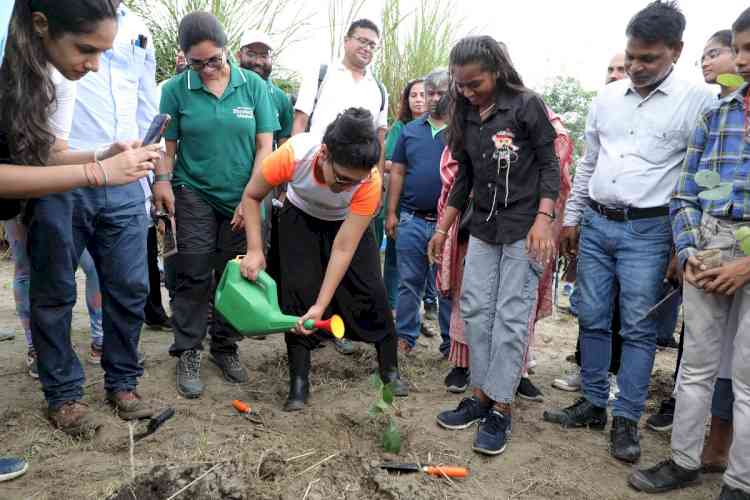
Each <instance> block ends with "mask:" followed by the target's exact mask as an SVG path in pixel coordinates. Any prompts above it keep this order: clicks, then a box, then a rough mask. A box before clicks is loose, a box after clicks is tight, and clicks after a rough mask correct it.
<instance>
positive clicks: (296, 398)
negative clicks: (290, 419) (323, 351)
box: [284, 344, 310, 411]
mask: <svg viewBox="0 0 750 500" xmlns="http://www.w3.org/2000/svg"><path fill="white" fill-rule="evenodd" d="M287 355H288V356H289V396H288V397H287V399H286V403H284V411H300V410H302V409H304V408H305V404H306V403H307V400H308V399H309V398H310V378H309V375H310V350H309V349H308V348H307V347H305V346H302V345H289V344H287Z"/></svg>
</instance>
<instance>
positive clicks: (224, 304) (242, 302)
mask: <svg viewBox="0 0 750 500" xmlns="http://www.w3.org/2000/svg"><path fill="white" fill-rule="evenodd" d="M240 260H241V257H237V258H236V259H234V260H231V261H229V262H227V267H226V269H225V270H224V274H223V275H222V277H221V282H219V286H218V288H217V289H216V297H215V300H214V305H215V307H216V310H217V311H219V313H220V314H221V315H222V316H223V317H224V318H225V319H226V320H227V321H228V322H229V324H231V325H232V326H233V327H234V328H235V329H236V330H237V331H238V332H239V333H240V334H241V335H243V336H245V337H256V336H262V335H268V334H270V333H283V332H288V331H289V330H291V329H292V328H294V327H295V326H297V321H299V318H298V317H297V316H289V315H286V314H284V313H282V312H281V310H280V309H279V299H278V296H277V293H276V282H275V281H274V280H273V278H271V277H270V276H269V275H268V274H267V273H266V272H265V271H261V272H260V273H258V279H257V281H255V282H252V281H250V280H247V279H245V278H244V277H243V276H242V274H241V273H240ZM304 326H305V328H306V329H308V330H312V329H316V328H317V329H319V330H325V331H327V332H329V333H331V334H333V336H334V337H336V338H337V339H340V338H343V336H344V330H345V328H344V321H343V320H342V319H341V317H340V316H338V315H334V316H332V317H331V318H330V319H328V320H325V321H313V320H311V319H309V320H307V321H305V325H304Z"/></svg>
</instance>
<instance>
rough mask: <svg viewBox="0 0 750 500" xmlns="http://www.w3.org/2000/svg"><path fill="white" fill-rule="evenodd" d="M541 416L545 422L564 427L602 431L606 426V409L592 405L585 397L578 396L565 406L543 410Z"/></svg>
mask: <svg viewBox="0 0 750 500" xmlns="http://www.w3.org/2000/svg"><path fill="white" fill-rule="evenodd" d="M542 418H543V419H544V421H545V422H552V423H555V424H560V426H562V427H563V428H565V429H576V428H580V427H588V428H589V429H593V430H595V431H603V430H604V428H605V427H606V426H607V409H606V408H599V407H598V406H594V405H593V404H592V403H590V402H589V401H588V400H587V399H586V398H580V399H579V400H578V401H576V402H575V403H573V405H572V406H568V407H567V408H563V409H561V410H547V411H545V412H544V415H543V416H542Z"/></svg>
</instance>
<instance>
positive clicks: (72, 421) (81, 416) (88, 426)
mask: <svg viewBox="0 0 750 500" xmlns="http://www.w3.org/2000/svg"><path fill="white" fill-rule="evenodd" d="M47 418H49V420H50V422H52V425H54V426H55V427H57V428H58V429H60V430H61V431H63V432H64V433H65V434H68V435H69V436H73V437H91V436H92V435H93V434H94V433H95V432H96V430H97V429H98V428H99V427H101V425H102V424H101V422H98V421H97V420H96V419H95V418H94V417H93V416H92V415H91V414H90V413H89V407H88V405H87V404H86V403H82V402H80V401H66V402H64V403H63V404H62V406H60V407H59V408H57V409H55V410H53V409H51V408H49V409H47Z"/></svg>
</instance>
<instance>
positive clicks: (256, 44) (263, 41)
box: [237, 30, 294, 149]
mask: <svg viewBox="0 0 750 500" xmlns="http://www.w3.org/2000/svg"><path fill="white" fill-rule="evenodd" d="M237 60H238V61H239V62H240V66H242V67H243V68H245V69H249V70H251V71H254V72H256V73H257V74H258V75H259V76H260V77H261V78H263V79H264V80H265V81H266V82H268V91H269V93H270V96H271V102H272V104H273V106H275V107H276V116H277V118H278V119H279V125H281V129H280V130H277V131H276V132H274V134H273V142H274V149H275V148H277V147H279V146H281V145H282V144H284V142H285V141H286V140H287V139H289V137H291V136H292V124H293V122H294V109H293V108H292V102H291V101H290V100H289V96H288V95H286V93H285V92H284V91H283V90H281V89H280V88H279V87H277V86H276V85H275V84H274V83H273V81H271V79H270V76H271V71H272V70H273V48H272V45H271V39H270V38H269V37H268V35H266V34H265V33H263V32H262V31H258V30H248V31H246V32H245V33H244V34H243V35H242V38H241V39H240V50H239V51H237Z"/></svg>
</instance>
